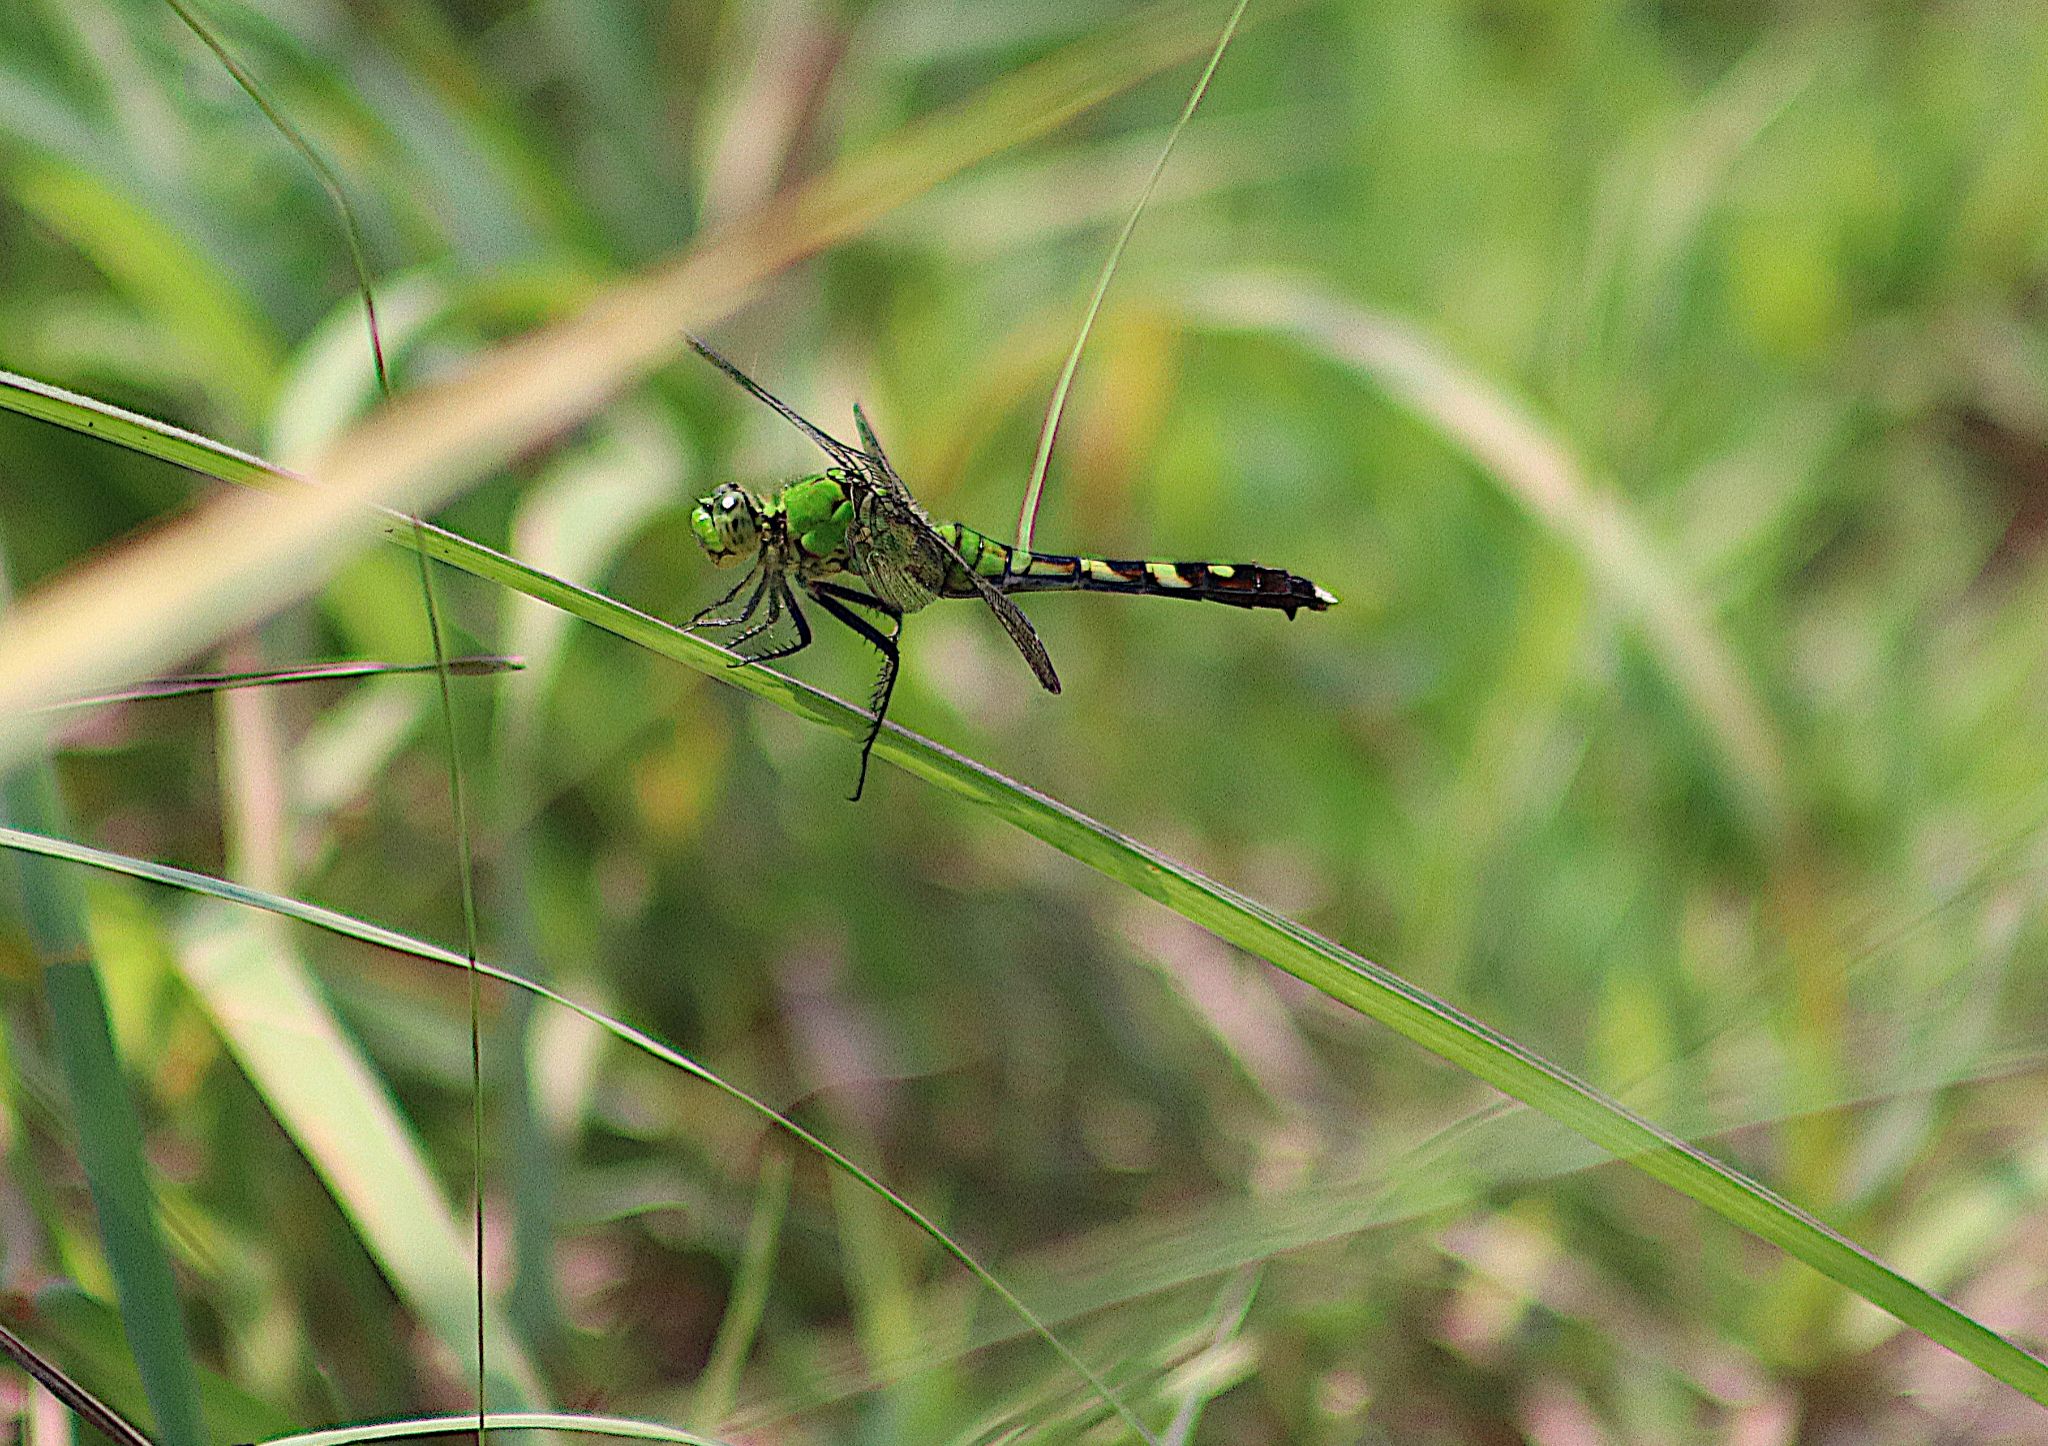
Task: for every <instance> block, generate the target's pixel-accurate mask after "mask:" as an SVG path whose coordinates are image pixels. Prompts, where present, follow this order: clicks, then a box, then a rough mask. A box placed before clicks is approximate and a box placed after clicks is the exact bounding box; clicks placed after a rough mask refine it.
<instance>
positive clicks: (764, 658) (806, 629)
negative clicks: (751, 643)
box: [747, 581, 811, 663]
mask: <svg viewBox="0 0 2048 1446" xmlns="http://www.w3.org/2000/svg"><path fill="white" fill-rule="evenodd" d="M782 603H783V606H784V607H787V608H788V609H789V620H790V621H791V622H792V623H795V624H796V641H795V642H793V643H784V644H782V645H781V646H780V647H775V648H770V649H769V650H768V651H767V652H765V653H757V654H755V655H754V656H753V657H751V658H749V659H747V661H748V662H750V663H769V662H773V661H774V660H775V659H777V658H786V657H788V656H789V655H790V654H791V653H801V652H802V651H803V650H804V649H805V648H808V647H809V646H810V645H811V623H810V619H808V618H806V617H805V616H804V610H803V609H802V608H800V607H798V606H797V605H796V594H795V593H793V592H791V591H790V590H789V584H788V582H786V581H785V582H784V583H783V584H782Z"/></svg>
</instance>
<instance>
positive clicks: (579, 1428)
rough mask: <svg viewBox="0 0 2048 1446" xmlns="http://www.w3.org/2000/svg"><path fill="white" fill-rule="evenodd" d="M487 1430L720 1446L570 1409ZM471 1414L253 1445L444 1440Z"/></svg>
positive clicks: (532, 1414) (504, 1420) (495, 1418)
mask: <svg viewBox="0 0 2048 1446" xmlns="http://www.w3.org/2000/svg"><path fill="white" fill-rule="evenodd" d="M484 1420H485V1422H486V1424H487V1425H488V1426H489V1427H490V1429H491V1430H493V1431H571V1432H574V1433H576V1434H578V1435H582V1436H616V1437H618V1438H619V1439H620V1440H622V1441H668V1442H672V1443H674V1446H725V1443H724V1442H722V1441H719V1440H718V1439H716V1438H714V1437H711V1436H700V1435H698V1434H697V1433H696V1432H695V1431H678V1430H676V1429H675V1428H674V1427H673V1426H662V1425H658V1424H656V1423H655V1422H652V1421H634V1420H629V1419H627V1418H626V1417H623V1416H579V1415H577V1414H575V1413H574V1412H570V1411H493V1412H491V1413H490V1414H489V1415H487V1416H485V1418H484ZM475 1427H476V1417H474V1416H425V1417H421V1418H419V1419H416V1420H411V1421H372V1422H369V1423H367V1424H365V1425H360V1426H339V1427H336V1428H335V1429H334V1430H331V1431H304V1432H301V1433H299V1434H298V1435H296V1436H273V1437H271V1438H270V1439H269V1440H267V1441H263V1442H260V1443H258V1446H355V1443H356V1442H358V1441H395V1440H400V1439H402V1438H404V1437H407V1436H444V1435H448V1434H450V1433H452V1432H456V1431H469V1430H474V1429H475Z"/></svg>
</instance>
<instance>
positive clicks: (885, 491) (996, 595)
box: [853, 402, 1060, 693]
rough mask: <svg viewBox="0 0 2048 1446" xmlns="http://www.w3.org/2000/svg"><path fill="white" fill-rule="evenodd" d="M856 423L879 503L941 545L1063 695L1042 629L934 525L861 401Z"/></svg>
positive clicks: (1045, 682)
mask: <svg viewBox="0 0 2048 1446" xmlns="http://www.w3.org/2000/svg"><path fill="white" fill-rule="evenodd" d="M853 424H854V426H856V427H858V428H859V429H860V441H861V445H862V446H863V447H864V448H866V449H867V455H868V459H869V461H870V462H871V463H872V464H873V466H872V469H871V471H870V473H869V482H870V485H871V486H873V487H874V488H875V490H876V492H877V493H878V500H880V499H883V498H886V499H887V503H888V505H893V506H895V507H896V508H897V509H898V510H899V511H900V512H902V513H904V514H905V519H904V520H906V521H907V522H909V523H910V524H911V525H913V526H915V527H917V528H918V529H919V531H920V532H921V533H922V534H923V535H924V537H925V538H926V539H928V540H929V541H932V542H935V543H937V544H938V545H939V547H940V548H941V549H942V550H943V551H944V552H945V554H946V556H947V557H949V558H951V559H952V560H953V561H954V562H955V563H956V564H958V566H959V568H960V571H961V572H962V573H963V574H964V575H965V576H966V578H967V580H968V581H969V582H970V583H972V584H973V585H974V590H975V591H976V592H978V593H980V594H981V600H982V601H983V602H985V603H987V604H988V606H989V611H991V612H993V613H994V614H995V615H996V621H997V622H999V623H1001V624H1002V625H1003V631H1004V632H1006V633H1008V634H1009V635H1010V641H1011V642H1013V643H1015V644H1016V645H1017V651H1018V652H1019V653H1022V654H1023V655H1024V661H1025V663H1026V664H1028V665H1029V666H1030V668H1031V671H1032V673H1033V674H1034V675H1036V677H1037V678H1038V682H1039V685H1040V686H1041V687H1043V688H1044V689H1045V691H1046V692H1048V693H1057V692H1059V690H1060V675H1059V674H1058V673H1056V672H1054V671H1053V666H1052V657H1051V655H1050V654H1048V653H1047V652H1046V651H1045V644H1044V643H1043V642H1041V641H1040V640H1039V636H1038V630H1037V629H1036V628H1034V627H1032V626H1031V620H1030V619H1029V618H1027V617H1025V616H1024V611H1023V609H1021V608H1019V607H1018V606H1017V605H1016V604H1015V603H1013V602H1011V601H1010V599H1009V598H1008V597H1006V596H1004V595H1003V594H1002V593H1001V592H998V591H997V590H996V588H995V585H994V584H992V583H991V582H989V580H988V579H987V578H985V577H983V576H982V575H981V574H980V573H979V572H977V571H975V569H974V568H972V567H970V566H969V565H968V562H967V559H966V558H964V557H962V556H961V555H960V549H959V548H957V547H955V546H953V544H952V543H951V542H949V541H947V540H946V535H945V534H944V533H942V532H940V531H939V530H938V528H936V527H934V526H932V523H931V519H930V518H928V517H926V516H925V513H924V509H923V508H922V507H920V506H918V505H917V499H916V498H915V497H914V496H912V495H911V491H910V489H909V488H908V487H906V486H905V485H904V483H903V479H902V478H901V477H899V476H897V475H896V469H895V468H894V467H893V466H891V465H890V463H889V455H888V453H886V452H884V451H883V450H882V442H881V439H880V438H879V437H877V436H876V435H875V431H874V428H872V427H870V426H869V425H868V419H867V414H866V413H864V412H863V411H861V409H860V403H859V402H855V403H854V404H853Z"/></svg>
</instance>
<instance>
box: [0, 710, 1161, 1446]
mask: <svg viewBox="0 0 2048 1446" xmlns="http://www.w3.org/2000/svg"><path fill="white" fill-rule="evenodd" d="M832 701H833V702H834V703H835V704H837V706H838V707H840V708H842V709H847V705H846V704H844V703H839V702H838V700H837V699H833V700H832ZM847 711H849V712H851V710H850V709H848V710H847ZM854 716H855V717H858V716H859V715H857V714H855V715H854ZM0 848H5V849H12V850H15V851H17V852H21V853H26V854H33V855H35V856H37V857H39V858H44V859H62V860H65V861H67V862H69V863H75V864H83V865H85V866H87V867H90V868H97V869H103V870H106V871H108V872H110V873H117V874H125V875H127V876H128V877H129V878H133V879H142V880H144V881H146V882H149V883H154V884H162V885H165V886H167V887H170V888H175V889H183V890H185V891H186V892H188V893H193V894H199V895H203V896H205V897H206V898H208V899H213V900H220V901H223V902H225V903H230V904H238V905H242V906H244V907H245V908H249V909H257V910H261V911H263V912H265V913H268V914H274V915H278V916H280V917H282V918H286V919H296V920H298V921H299V922H300V923H304V924H311V925H312V926H313V927H315V928H318V929H325V930H327V931H328V932H329V933H333V934H339V935H341V936H343V937H344V938H349V939H356V940H360V941H361V942H363V943H365V944H373V945H375V946H377V947H378V948H380V949H390V950H393V951H395V952H397V953H400V954H407V955H410V956H411V957H413V958H415V959H423V960H426V961H428V962H429V963H434V964H442V965H447V966H449V967H451V968H456V969H462V970H469V969H471V967H472V966H471V963H470V961H469V960H468V959H467V958H466V957H465V956H464V955H462V954H460V953H458V952H456V951H455V950H452V949H444V948H442V947H440V946H439V945H437V944H429V943H425V942H423V941H421V940H418V939H414V938H412V937H410V936H408V935H405V934H401V933H399V932H398V931H397V930H395V929H388V928H385V927H384V926H383V925H381V924H373V923H370V922H368V921H366V920H362V919H356V918H351V917H350V916H349V915H347V914H343V913H340V912H338V911H336V910H333V909H327V908H323V907H321V906H320V905H318V904H309V903H305V902H304V901H302V900H299V899H292V898H286V897H284V896H282V895H279V894H273V893H269V892H266V891H265V890H262V889H256V888H251V887H249V886H248V885H245V884H238V883H234V882H232V881H230V880H227V879H217V878H213V877H211V876H210V875H207V874H200V873H194V872H193V871H191V870H190V869H181V868H176V867H173V866H172V865H169V864H158V863H152V862H150V861H148V860H146V859H137V858H130V857H128V856H126V855H123V854H117V853H111V852H109V851H107V850H105V849H97V848H93V847H91V846H90V845H88V844H79V843H72V842H70V841H69V840H66V839H59V838H54V837H50V836H48V835H44V834H38V833H33V832H29V831H27V830H24V829H18V828H11V827H8V826H6V825H0ZM215 917H216V918H220V917H225V916H224V915H220V914H216V915H215ZM260 965H261V961H260V960H258V961H255V962H254V964H253V965H252V967H260ZM475 969H476V972H479V973H481V974H482V975H483V976H484V977H485V978H488V979H494V980H496V981H498V982H499V983H501V984H509V985H511V986H512V987H513V988H516V989H523V990H525V991H527V992H528V993H530V994H532V995H534V996H535V997H536V998H539V999H542V1000H545V1001H547V1002H548V1003H550V1004H554V1005H557V1006H559V1007H560V1008H563V1009H567V1010H569V1011H571V1012H572V1013H575V1014H577V1015H580V1016H581V1017H582V1018H584V1019H586V1020H588V1021H590V1022H591V1023H592V1024H595V1025H597V1026H598V1027H599V1028H601V1029H603V1030H605V1031H606V1032H607V1033H609V1034H611V1035H612V1036H614V1037H615V1038H617V1039H620V1040H622V1041H624V1042H625V1043H626V1044H629V1045H631V1046H632V1047H634V1048H635V1049H638V1050H641V1051H643V1052H644V1053H647V1054H649V1055H652V1056H653V1057H654V1058H656V1059H658V1060H661V1061H662V1062H663V1063H665V1064H668V1065H670V1066H672V1067H674V1068H676V1069H679V1070H681V1071H683V1072H684V1073H685V1074H688V1075H689V1076H691V1077H692V1078H693V1079H697V1080H700V1081H702V1082H703V1083H705V1084H707V1085H710V1086H711V1087H712V1088H713V1089H715V1090H718V1091H719V1092H720V1093H721V1094H724V1095H725V1096H726V1097H727V1098H728V1099H731V1100H733V1101H735V1102H736V1103H738V1104H741V1105H743V1106H745V1107H746V1108H747V1109H748V1110H750V1111H752V1112H753V1113H755V1114H756V1115H758V1116H760V1117H761V1118H762V1119H763V1120H766V1121H767V1122H769V1123H770V1124H772V1125H773V1126H775V1127H776V1128H777V1129H779V1130H781V1131H782V1132H783V1133H784V1134H786V1135H788V1136H789V1137H790V1138H791V1139H793V1140H795V1141H796V1142H797V1143H798V1144H800V1145H803V1146H804V1147H805V1148H807V1149H809V1150H812V1151H814V1152H816V1153H817V1154H819V1155H820V1156H822V1157H823V1158H824V1159H825V1160H826V1161H827V1162H829V1163H830V1164H831V1165H832V1166H833V1167H834V1168H835V1169H837V1170H838V1171H840V1172H841V1173H842V1174H844V1175H846V1176H847V1177H849V1178H851V1179H852V1180H854V1181H856V1182H857V1183H858V1184H859V1185H860V1186H861V1187H862V1188H863V1189H865V1190H867V1191H869V1192H870V1193H872V1194H874V1195H876V1196H878V1197H879V1198H881V1199H882V1200H884V1201H886V1202H887V1203H888V1204H889V1205H890V1206H891V1207H892V1208H894V1209H895V1210H896V1212H897V1213H898V1214H900V1215H902V1216H903V1217H904V1218H905V1219H906V1220H908V1221H910V1222H911V1224H913V1225H915V1226H916V1227H917V1228H918V1229H919V1230H920V1231H922V1232H923V1233H924V1235H925V1236H926V1237H927V1238H928V1239H930V1240H931V1241H932V1242H933V1243H934V1244H936V1245H937V1246H938V1247H939V1248H940V1249H941V1250H943V1251H945V1253H946V1254H947V1255H949V1256H951V1257H952V1258H953V1259H954V1260H955V1261H957V1262H958V1263H959V1264H960V1265H961V1266H962V1267H963V1268H964V1269H965V1270H966V1271H967V1272H968V1274H970V1275H972V1276H973V1277H974V1278H975V1279H976V1280H977V1281H979V1282H980V1283H981V1284H982V1285H983V1286H985V1287H986V1288H987V1289H988V1290H989V1291H990V1292H991V1293H993V1294H994V1295H995V1296H996V1297H997V1298H998V1299H1000V1300H1001V1301H1002V1302H1003V1304H1004V1305H1005V1306H1007V1307H1008V1308H1009V1309H1010V1310H1011V1311H1012V1312H1014V1313H1015V1314H1016V1316H1017V1317H1018V1318H1019V1319H1020V1320H1022V1321H1024V1322H1025V1323H1026V1324H1027V1325H1028V1326H1029V1327H1030V1328H1031V1330H1032V1332H1033V1334H1035V1335H1037V1336H1038V1337H1039V1338H1040V1339H1041V1340H1043V1341H1044V1342H1045V1343H1046V1344H1047V1345H1049V1346H1050V1347H1052V1349H1053V1350H1054V1352H1055V1353H1057V1354H1058V1356H1059V1357H1060V1359H1061V1360H1063V1361H1065V1362H1066V1363H1067V1364H1068V1365H1069V1366H1071V1367H1072V1368H1073V1370H1074V1372H1075V1374H1077V1375H1078V1376H1080V1377H1081V1379H1083V1380H1084V1381H1086V1382H1087V1383H1088V1384H1089V1386H1090V1387H1091V1388H1093V1389H1094V1391H1095V1392H1096V1394H1097V1395H1099V1396H1100V1397H1101V1398H1102V1400H1103V1401H1104V1402H1105V1403H1107V1405H1108V1406H1109V1408H1110V1409H1112V1410H1113V1411H1115V1413H1116V1414H1117V1415H1118V1417H1120V1418H1121V1419H1122V1420H1123V1422H1124V1423H1125V1424H1126V1425H1128V1426H1129V1427H1130V1428H1131V1429H1132V1430H1133V1431H1135V1432H1136V1433H1137V1434H1138V1436H1139V1437H1140V1438H1142V1439H1143V1440H1145V1441H1147V1442H1149V1443H1154V1446H1156V1441H1155V1438H1154V1437H1153V1436H1152V1434H1151V1433H1150V1432H1149V1431H1147V1430H1146V1429H1145V1427H1144V1425H1143V1424H1142V1423H1141V1422H1139V1421H1138V1420H1137V1419H1136V1417H1134V1416H1133V1415H1131V1413H1130V1410H1129V1408H1128V1407H1126V1406H1125V1405H1124V1404H1123V1402H1122V1401H1121V1399H1120V1398H1119V1397H1118V1396H1117V1394H1116V1393H1115V1392H1114V1391H1112V1390H1110V1388H1109V1387H1108V1386H1107V1385H1105V1384H1104V1383H1103V1381H1102V1379H1101V1378H1100V1377H1099V1376H1098V1375H1097V1374H1096V1373H1095V1372H1094V1371H1093V1370H1091V1369H1090V1368H1089V1367H1088V1365H1087V1364H1086V1363H1085V1362H1083V1361H1082V1360H1081V1358H1080V1357H1079V1356H1077V1355H1075V1354H1074V1352H1073V1350H1072V1349H1071V1348H1070V1347H1069V1346H1068V1345H1067V1344H1066V1342H1065V1341H1063V1340H1061V1339H1060V1337H1059V1336H1057V1335H1055V1334H1054V1333H1053V1332H1051V1331H1049V1330H1047V1329H1046V1328H1045V1326H1044V1325H1043V1323H1041V1322H1040V1321H1039V1319H1038V1317H1037V1316H1036V1315H1035V1314H1034V1313H1033V1312H1032V1310H1031V1308H1030V1307H1029V1306H1028V1305H1026V1304H1025V1303H1024V1302H1023V1301H1022V1300H1020V1299H1019V1298H1018V1297H1017V1295H1016V1294H1015V1293H1014V1292H1013V1291H1011V1290H1010V1288H1009V1287H1008V1286H1006V1285H1004V1284H1003V1282H1002V1281H1001V1280H999V1279H998V1278H997V1277H996V1276H995V1275H994V1274H992V1273H991V1272H990V1271H989V1269H988V1268H987V1267H986V1266H984V1265H982V1264H981V1262H980V1261H978V1260H976V1259H975V1257H974V1256H973V1255H972V1254H970V1253H969V1252H968V1251H967V1249H966V1247H964V1246H962V1245H961V1244H960V1243H959V1242H957V1241H956V1240H954V1239H953V1237H952V1236H950V1235H948V1234H947V1233H946V1232H945V1231H944V1230H942V1229H940V1228H939V1226H938V1225H937V1224H935V1223H934V1222H933V1221H932V1220H931V1218H930V1217H929V1216H927V1215H925V1214H924V1213H923V1212H922V1211H920V1210H919V1209H918V1208H917V1207H916V1206H915V1205H912V1204H911V1203H910V1202H909V1201H908V1200H905V1199H904V1198H903V1197H902V1196H901V1195H898V1194H897V1193H896V1192H895V1191H893V1190H891V1189H890V1188H889V1187H888V1186H887V1185H884V1184H883V1183H882V1182H881V1181H880V1180H879V1179H877V1178H876V1177H875V1176H874V1175H872V1174H870V1173H869V1172H868V1171H866V1170H864V1169H862V1168H861V1167H860V1166H859V1165H858V1164H856V1163H855V1162H854V1161H853V1160H852V1159H850V1158H849V1157H847V1156H846V1155H845V1154H843V1153H841V1152H840V1151H839V1150H836V1149H834V1148H833V1147H832V1146H831V1145H829V1144H827V1143H826V1142H825V1141H824V1140H822V1139H820V1138H819V1137H818V1136H817V1135H815V1134H813V1133H812V1132H811V1131H809V1130H807V1129H805V1128H804V1127H803V1126H802V1125H800V1124H798V1123H796V1122H795V1121H794V1120H792V1119H790V1118H789V1117H788V1116H786V1115H783V1114H781V1113H779V1112H778V1111H776V1110H775V1109H774V1107H772V1106H770V1105H768V1104H766V1103H764V1102H763V1101H761V1100H760V1099H757V1098H756V1097H755V1096H753V1095H750V1094H748V1093H747V1092H746V1091H745V1090H743V1089H740V1088H739V1087H738V1086H737V1085H733V1084H730V1083H728V1082H727V1081H726V1080H724V1079H722V1078H721V1077H720V1076H718V1075H717V1074H715V1073H713V1072H712V1071H711V1070H709V1069H707V1068H705V1067H704V1066H703V1065H701V1064H699V1063H697V1061H695V1060H694V1059H691V1058H690V1057H689V1056H688V1055H686V1054H683V1053H681V1052H680V1051H678V1050H675V1049H672V1048H670V1047H669V1046H668V1045H666V1044H663V1043H662V1042H661V1041H660V1040H658V1039H656V1038H654V1037H653V1036H652V1035H650V1034H647V1033H645V1032H643V1031H641V1030H638V1029H635V1028H634V1027H633V1026H632V1025H630V1024H625V1023H622V1022H620V1021H619V1020H616V1019H613V1018H611V1017H610V1016H609V1015H606V1014H604V1013H601V1012H600V1011H598V1010H595V1009H592V1008H591V1007H590V1006H588V1005H585V1004H580V1003H578V1002H577V1001H576V1000H574V999H571V998H569V997H568V996H567V995H565V994H561V993H558V992H557V991H555V990H553V989H550V988H548V987H547V986H546V985H544V984H538V983H535V982H534V981H533V980H531V979H527V978H524V977H522V976H520V975H518V974H515V973H513V972H511V971H510V970H508V969H501V968H498V967H497V966H495V965H492V964H478V965H476V966H475ZM264 1017H266V1018H267V1017H269V1016H264ZM290 1044H291V1040H290V1038H289V1037H288V1036H287V1037H285V1038H283V1039H282V1040H281V1047H284V1048H289V1047H290ZM461 1419H462V1420H463V1421H464V1422H465V1423H466V1424H468V1425H472V1426H473V1425H474V1423H475V1419H476V1418H475V1417H474V1416H465V1417H463V1418H461Z"/></svg>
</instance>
